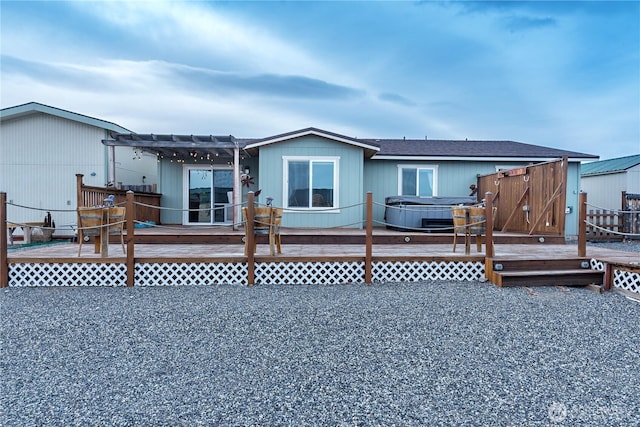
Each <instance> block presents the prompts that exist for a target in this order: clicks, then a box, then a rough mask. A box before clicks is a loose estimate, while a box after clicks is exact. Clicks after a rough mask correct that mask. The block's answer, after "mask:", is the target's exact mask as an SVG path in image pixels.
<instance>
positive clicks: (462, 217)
mask: <svg viewBox="0 0 640 427" xmlns="http://www.w3.org/2000/svg"><path fill="white" fill-rule="evenodd" d="M467 209H468V207H465V206H453V207H451V214H452V216H453V252H455V251H456V243H457V237H458V234H459V233H460V232H462V233H463V234H464V243H465V246H466V244H467V241H468V239H469V227H467Z"/></svg>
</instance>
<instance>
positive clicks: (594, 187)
mask: <svg viewBox="0 0 640 427" xmlns="http://www.w3.org/2000/svg"><path fill="white" fill-rule="evenodd" d="M580 177H581V180H580V185H581V189H582V191H584V192H585V193H587V203H588V204H589V205H590V209H598V208H604V209H609V210H618V209H621V208H622V192H623V191H626V192H627V193H633V194H640V154H635V155H632V156H625V157H618V158H615V159H608V160H601V161H599V162H591V163H583V164H582V167H581V169H580Z"/></svg>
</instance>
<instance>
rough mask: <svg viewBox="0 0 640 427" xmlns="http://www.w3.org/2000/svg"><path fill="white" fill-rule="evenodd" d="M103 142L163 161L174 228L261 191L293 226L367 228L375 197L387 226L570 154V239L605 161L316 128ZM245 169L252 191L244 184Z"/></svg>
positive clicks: (508, 146)
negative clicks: (582, 192)
mask: <svg viewBox="0 0 640 427" xmlns="http://www.w3.org/2000/svg"><path fill="white" fill-rule="evenodd" d="M103 143H105V145H108V146H124V147H130V148H133V147H137V148H139V149H144V150H148V151H150V152H154V153H156V154H157V158H158V165H159V166H160V170H159V176H160V181H159V192H160V193H162V194H163V197H162V204H163V206H164V207H169V208H174V209H175V210H163V212H162V217H161V221H162V222H163V223H174V224H176V223H177V224H202V223H211V224H215V223H224V222H226V223H229V222H230V221H231V220H232V217H233V215H230V214H229V213H228V206H229V205H230V204H231V203H232V200H235V202H236V203H237V202H238V201H240V200H243V201H244V200H245V199H244V194H246V192H247V190H251V191H256V190H258V189H261V193H260V196H259V198H258V200H259V202H261V203H265V202H266V200H267V198H272V199H273V204H274V205H275V206H282V207H284V208H286V209H287V212H286V215H285V218H284V220H283V224H284V225H285V226H289V227H338V226H351V227H354V226H355V227H361V226H362V221H363V220H364V207H363V203H364V202H365V195H366V193H367V192H372V193H373V196H374V203H375V206H374V221H375V224H376V225H379V224H382V223H383V221H384V206H383V205H384V203H385V198H386V197H388V196H396V195H412V196H421V197H428V196H445V197H448V196H468V195H469V185H470V184H474V183H475V182H476V178H477V176H478V175H484V174H490V173H494V172H496V171H497V170H501V169H510V168H515V167H518V166H525V165H529V164H533V163H539V162H544V161H550V160H554V159H558V158H561V157H563V156H567V157H568V160H569V165H568V173H567V176H568V183H567V200H566V204H567V206H570V207H574V209H571V212H570V213H568V214H567V221H566V229H565V234H566V235H567V236H574V235H576V234H577V209H575V207H576V206H577V205H578V192H579V188H580V162H582V161H588V160H596V159H597V158H598V157H597V156H594V155H590V154H584V153H577V152H572V151H566V150H558V149H554V148H548V147H541V146H536V145H530V144H523V143H520V142H514V141H468V140H464V141H443V140H427V139H424V140H407V139H359V138H352V137H349V136H345V135H340V134H336V133H332V132H328V131H325V130H321V129H316V128H307V129H302V130H298V131H294V132H289V133H285V134H280V135H275V136H271V137H268V138H262V139H236V138H234V137H232V136H226V137H215V136H210V135H209V136H193V135H153V134H151V135H138V134H121V135H112V138H111V139H109V140H105V141H103ZM245 170H246V171H248V172H249V174H250V175H251V176H252V177H253V178H252V180H253V185H251V186H250V187H249V188H247V187H244V186H242V187H241V186H240V174H241V173H243V172H244V171H245ZM234 189H235V191H234ZM240 189H241V190H242V191H241V192H240V191H239V190H240ZM230 192H233V194H234V196H233V197H231V198H229V193H230ZM240 193H242V197H240ZM197 206H199V207H201V208H202V206H206V207H210V206H214V208H215V209H214V212H213V213H212V214H210V215H208V216H204V217H203V216H200V215H199V214H198V215H196V213H195V212H193V213H192V214H193V215H189V213H187V212H182V211H181V209H189V208H191V209H195V207H197ZM235 217H236V218H238V212H237V211H236V214H235Z"/></svg>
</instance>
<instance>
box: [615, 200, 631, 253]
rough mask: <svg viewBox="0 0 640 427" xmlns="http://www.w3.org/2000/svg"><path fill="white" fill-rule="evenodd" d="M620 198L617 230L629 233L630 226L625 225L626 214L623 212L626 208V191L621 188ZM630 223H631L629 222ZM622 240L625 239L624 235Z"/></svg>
mask: <svg viewBox="0 0 640 427" xmlns="http://www.w3.org/2000/svg"><path fill="white" fill-rule="evenodd" d="M621 195H622V198H621V200H620V206H621V207H620V210H621V211H622V212H620V213H619V214H618V224H619V225H618V231H619V232H621V233H631V227H629V226H627V224H626V222H627V214H626V213H625V212H624V211H626V210H627V192H626V191H625V190H622V194H621ZM629 219H631V215H629ZM629 225H631V224H629ZM622 240H623V241H625V240H627V239H626V238H625V237H623V238H622Z"/></svg>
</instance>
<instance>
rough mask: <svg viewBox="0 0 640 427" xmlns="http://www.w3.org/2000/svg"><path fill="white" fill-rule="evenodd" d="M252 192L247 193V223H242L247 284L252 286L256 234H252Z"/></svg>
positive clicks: (253, 213)
mask: <svg viewBox="0 0 640 427" xmlns="http://www.w3.org/2000/svg"><path fill="white" fill-rule="evenodd" d="M253 197H254V194H253V191H249V193H247V223H246V224H245V225H244V229H245V234H244V238H245V247H246V249H247V285H248V286H253V285H254V282H255V273H256V262H255V249H256V241H255V239H256V236H255V234H254V230H253V226H254V223H253V221H254V217H255V206H254V204H253V203H254V199H253Z"/></svg>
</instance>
